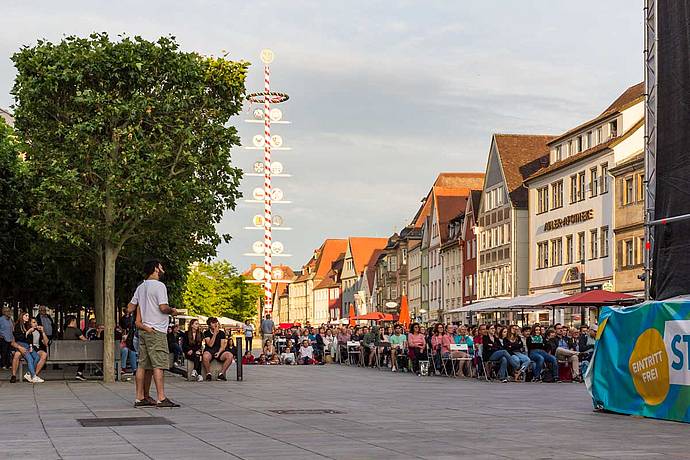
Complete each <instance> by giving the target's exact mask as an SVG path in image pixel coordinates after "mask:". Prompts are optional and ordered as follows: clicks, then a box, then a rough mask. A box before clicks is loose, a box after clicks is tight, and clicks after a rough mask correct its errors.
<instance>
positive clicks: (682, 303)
mask: <svg viewBox="0 0 690 460" xmlns="http://www.w3.org/2000/svg"><path fill="white" fill-rule="evenodd" d="M585 381H586V383H587V389H588V390H589V393H590V395H591V396H592V399H593V401H594V405H595V406H596V407H599V408H603V409H606V410H610V411H613V412H620V413H623V414H630V415H641V416H644V417H653V418H661V419H667V420H676V421H682V422H690V300H685V299H682V300H671V301H664V302H657V301H650V302H645V303H643V304H639V305H635V306H633V307H606V308H604V309H603V311H602V312H601V316H600V317H599V329H598V331H597V343H596V346H595V349H594V356H593V357H592V360H591V362H590V365H589V368H588V370H587V374H586V376H585Z"/></svg>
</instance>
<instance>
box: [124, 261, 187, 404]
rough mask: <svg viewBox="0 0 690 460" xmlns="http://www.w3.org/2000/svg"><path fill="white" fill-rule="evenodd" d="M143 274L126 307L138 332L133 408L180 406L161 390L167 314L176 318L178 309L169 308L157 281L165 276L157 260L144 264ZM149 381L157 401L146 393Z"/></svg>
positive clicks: (166, 343) (164, 293) (164, 366)
mask: <svg viewBox="0 0 690 460" xmlns="http://www.w3.org/2000/svg"><path fill="white" fill-rule="evenodd" d="M144 274H145V275H146V279H145V280H144V282H143V283H141V284H140V285H139V286H138V287H137V289H136V291H135V292H134V296H133V297H132V300H131V301H130V302H129V305H127V309H128V310H129V311H134V309H136V311H137V315H136V325H137V328H138V329H139V331H140V332H139V366H138V368H137V374H136V392H137V395H136V400H135V401H134V407H146V406H156V407H180V405H179V404H176V403H174V402H172V401H171V400H170V399H168V398H167V397H166V396H165V389H164V387H163V371H164V370H165V369H167V368H168V353H169V352H168V338H167V334H168V321H169V320H168V315H176V314H177V310H175V309H174V308H171V307H170V306H169V305H168V290H167V288H166V287H165V284H163V283H162V282H161V281H160V280H161V278H162V277H163V275H164V274H165V270H163V265H161V263H160V261H158V260H150V261H147V262H146V263H145V264H144ZM152 378H153V381H154V383H155V384H156V392H157V393H158V400H157V401H156V400H154V399H153V398H151V396H150V394H149V392H150V390H151V379H152Z"/></svg>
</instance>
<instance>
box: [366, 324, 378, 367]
mask: <svg viewBox="0 0 690 460" xmlns="http://www.w3.org/2000/svg"><path fill="white" fill-rule="evenodd" d="M362 344H363V345H364V347H363V348H364V349H365V353H368V360H367V362H368V365H369V367H373V366H374V361H375V360H376V358H377V357H378V348H379V345H380V344H381V338H380V334H379V327H378V326H372V327H371V331H369V332H367V333H366V334H364V338H363V339H362Z"/></svg>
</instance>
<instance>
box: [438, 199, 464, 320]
mask: <svg viewBox="0 0 690 460" xmlns="http://www.w3.org/2000/svg"><path fill="white" fill-rule="evenodd" d="M464 220H465V213H464V212H462V213H461V214H458V215H457V216H455V217H454V218H452V219H451V220H450V222H448V224H447V225H448V240H447V241H446V242H445V243H443V244H442V245H441V264H442V269H443V292H442V299H443V311H446V312H447V311H449V310H451V309H454V308H456V307H461V306H462V300H463V299H462V277H463V275H462V262H463V260H462V225H463V222H464Z"/></svg>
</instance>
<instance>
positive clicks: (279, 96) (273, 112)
mask: <svg viewBox="0 0 690 460" xmlns="http://www.w3.org/2000/svg"><path fill="white" fill-rule="evenodd" d="M273 58H274V54H273V51H271V50H270V49H264V50H262V51H261V61H262V62H263V63H264V90H263V91H262V92H258V93H251V94H248V95H247V97H246V98H247V101H249V104H250V110H251V105H252V104H263V110H262V109H260V108H257V109H256V110H254V111H253V115H254V119H253V120H245V121H246V122H248V123H262V122H263V125H264V133H263V136H262V135H261V134H257V135H256V136H254V137H253V139H252V144H253V145H252V146H248V147H245V148H246V149H249V150H259V149H263V151H264V158H263V162H261V161H257V162H256V163H254V171H253V172H250V173H247V174H246V175H247V176H257V177H260V176H263V178H264V186H263V188H260V187H257V188H255V189H254V190H253V192H252V198H253V199H249V200H245V201H246V202H248V203H263V205H264V213H263V216H262V215H260V214H257V215H256V216H254V219H253V224H254V225H253V226H252V227H245V228H246V229H248V230H261V229H263V231H264V239H263V241H256V242H254V244H253V245H252V250H253V252H251V253H247V254H245V255H248V256H255V257H261V256H263V258H264V265H263V268H261V267H257V268H256V269H254V271H253V273H252V277H253V278H254V279H253V280H248V281H247V282H249V283H261V284H263V286H264V314H266V313H271V312H272V311H273V305H272V302H273V291H272V289H273V284H274V282H275V283H281V282H283V283H285V282H289V281H288V280H284V279H283V272H282V270H280V269H279V268H276V269H274V268H273V257H289V256H290V255H289V254H285V253H284V252H283V250H284V247H283V244H282V243H281V242H279V241H273V230H274V229H275V230H290V229H289V228H287V227H284V226H283V218H282V217H281V216H279V215H276V216H274V215H273V204H283V203H290V201H285V200H283V191H282V190H281V189H279V188H274V187H273V185H272V182H271V181H272V178H273V177H290V175H289V174H284V173H283V164H282V163H280V162H278V161H273V158H272V153H273V151H279V150H291V149H290V148H289V147H283V138H282V137H281V136H279V135H273V136H272V135H271V123H275V124H289V122H288V121H284V120H283V119H282V118H283V113H282V112H281V110H280V109H278V108H273V109H271V104H280V103H282V102H285V101H287V100H288V99H289V96H288V95H287V94H285V93H279V92H275V91H271V83H270V75H271V72H270V68H269V64H271V63H272V62H273Z"/></svg>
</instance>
